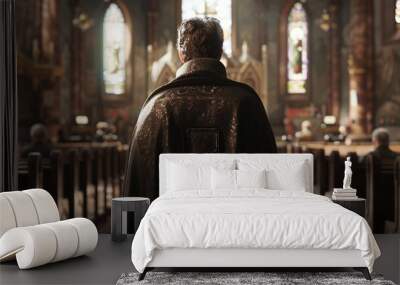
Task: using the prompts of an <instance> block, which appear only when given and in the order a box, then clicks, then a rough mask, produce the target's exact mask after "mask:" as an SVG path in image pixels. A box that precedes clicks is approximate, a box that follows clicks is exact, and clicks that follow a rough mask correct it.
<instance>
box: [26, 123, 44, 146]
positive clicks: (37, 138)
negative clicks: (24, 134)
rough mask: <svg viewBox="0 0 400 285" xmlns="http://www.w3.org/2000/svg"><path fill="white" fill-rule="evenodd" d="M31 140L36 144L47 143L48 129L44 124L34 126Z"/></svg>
mask: <svg viewBox="0 0 400 285" xmlns="http://www.w3.org/2000/svg"><path fill="white" fill-rule="evenodd" d="M30 135H31V139H32V141H34V142H45V141H46V140H47V136H48V134H47V129H46V127H45V126H44V125H43V124H34V125H33V126H32V127H31V131H30Z"/></svg>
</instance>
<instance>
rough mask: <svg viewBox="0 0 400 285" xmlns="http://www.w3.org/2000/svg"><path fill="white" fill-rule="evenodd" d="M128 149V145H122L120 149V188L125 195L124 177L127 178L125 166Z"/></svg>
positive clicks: (121, 193)
mask: <svg viewBox="0 0 400 285" xmlns="http://www.w3.org/2000/svg"><path fill="white" fill-rule="evenodd" d="M128 151H129V149H128V148H126V147H122V148H119V149H118V157H119V169H120V171H119V188H120V195H121V196H123V195H124V193H123V185H124V178H125V168H126V162H127V160H128Z"/></svg>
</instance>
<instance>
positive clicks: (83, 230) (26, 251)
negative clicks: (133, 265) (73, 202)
mask: <svg viewBox="0 0 400 285" xmlns="http://www.w3.org/2000/svg"><path fill="white" fill-rule="evenodd" d="M97 240H98V233H97V229H96V227H95V225H94V224H93V223H92V222H91V221H90V220H88V219H85V218H74V219H70V220H65V221H59V222H53V223H48V224H41V225H35V226H28V227H19V228H13V229H10V230H9V231H7V232H6V233H5V234H4V235H3V236H2V237H1V238H0V261H3V260H8V259H10V258H12V257H14V256H16V259H17V263H18V266H19V268H20V269H28V268H32V267H37V266H40V265H43V264H46V263H50V262H57V261H60V260H64V259H67V258H71V257H76V256H80V255H84V254H86V253H89V252H90V251H92V250H94V249H95V248H96V245H97Z"/></svg>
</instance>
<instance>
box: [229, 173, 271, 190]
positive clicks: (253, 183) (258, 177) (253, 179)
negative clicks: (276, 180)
mask: <svg viewBox="0 0 400 285" xmlns="http://www.w3.org/2000/svg"><path fill="white" fill-rule="evenodd" d="M266 174H267V171H266V170H265V169H261V170H236V183H237V188H267V175H266Z"/></svg>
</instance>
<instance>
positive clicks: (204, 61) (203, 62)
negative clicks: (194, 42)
mask: <svg viewBox="0 0 400 285" xmlns="http://www.w3.org/2000/svg"><path fill="white" fill-rule="evenodd" d="M195 72H209V73H212V74H213V75H217V76H220V77H224V78H226V70H225V66H224V65H223V64H222V63H221V62H220V61H219V60H216V59H213V58H195V59H192V60H189V61H187V62H185V63H184V64H183V65H182V66H181V67H179V68H178V70H177V71H176V77H179V76H182V75H187V74H192V73H195Z"/></svg>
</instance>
